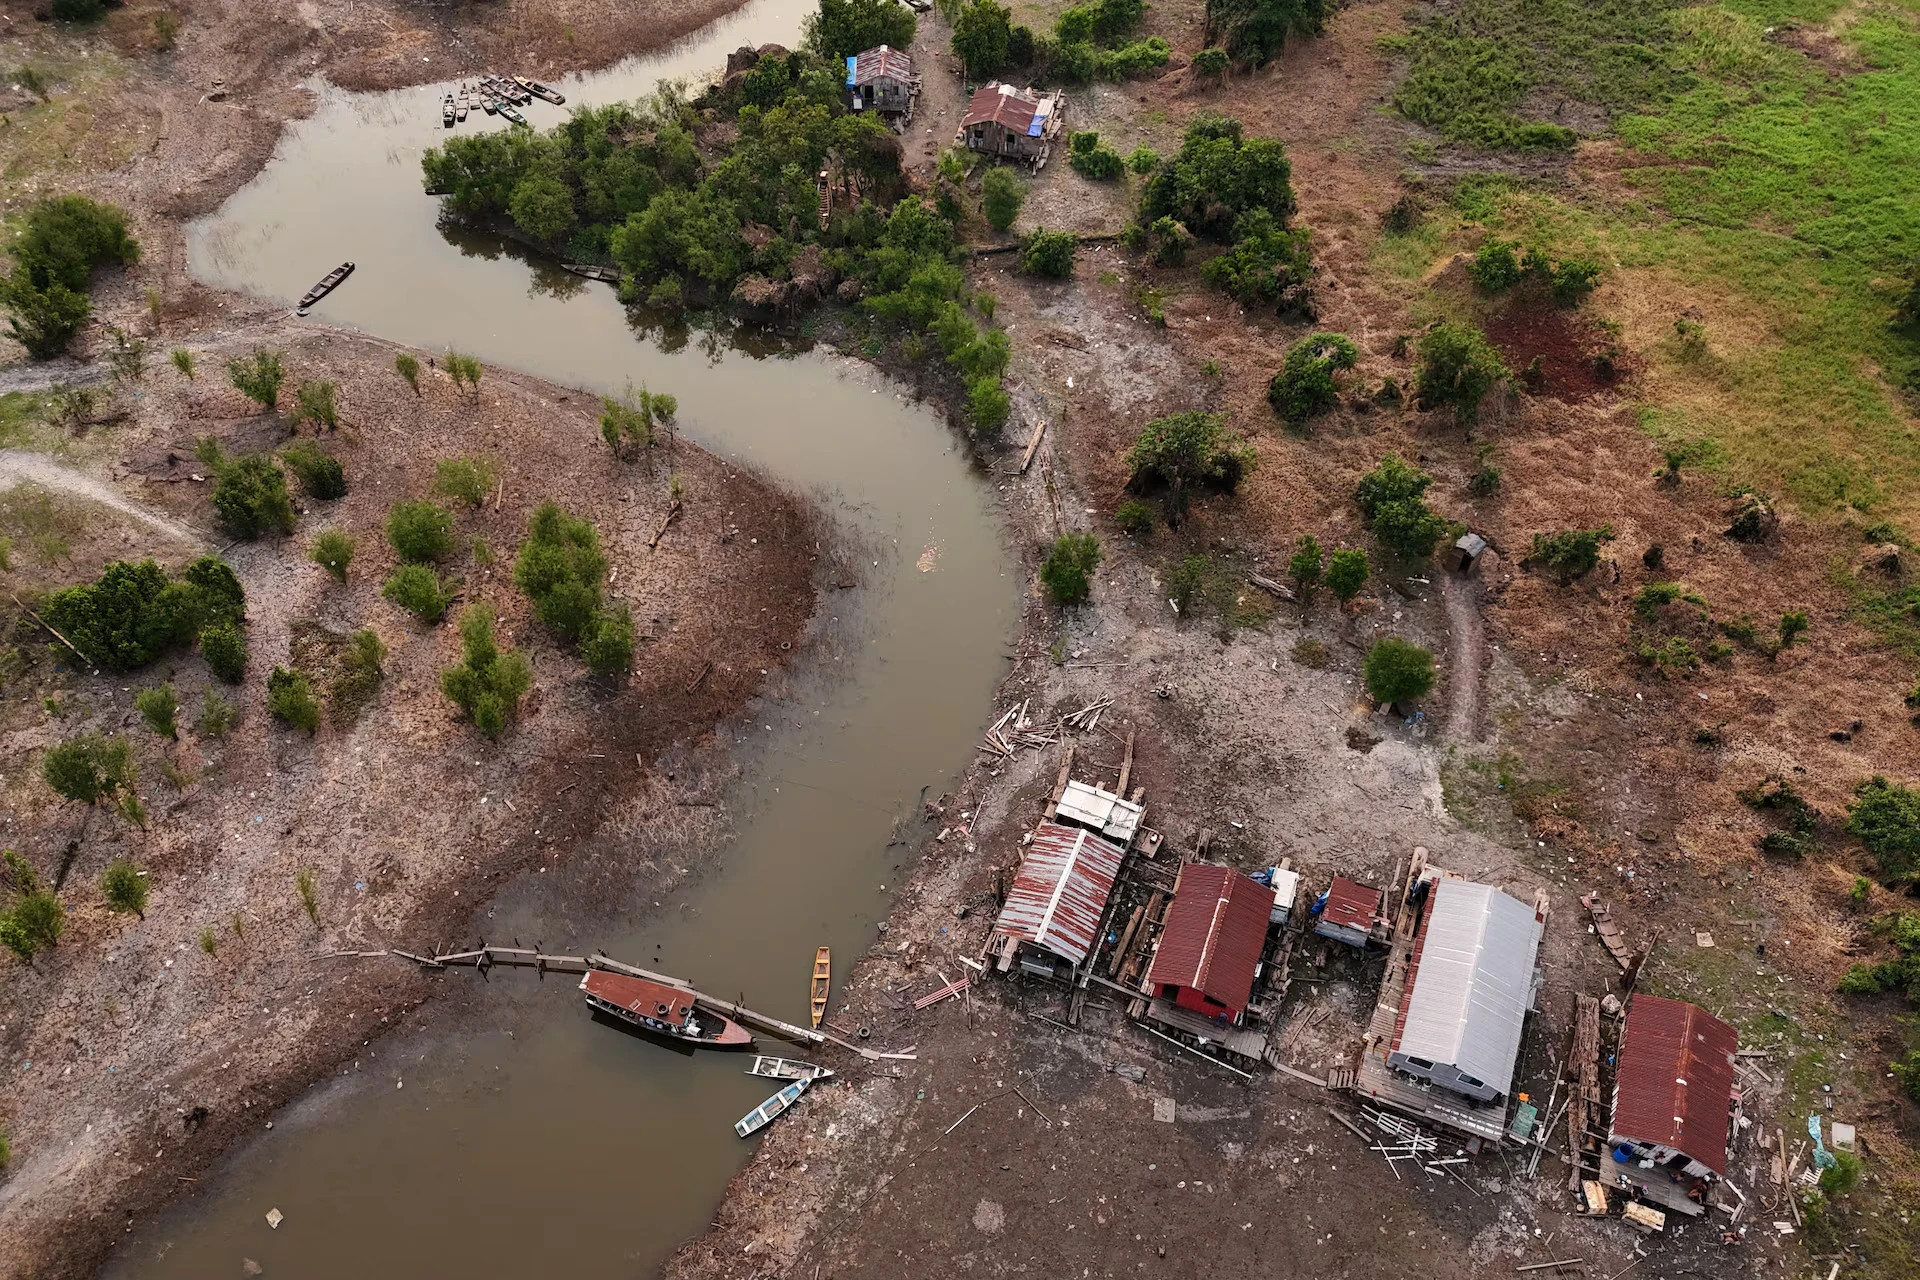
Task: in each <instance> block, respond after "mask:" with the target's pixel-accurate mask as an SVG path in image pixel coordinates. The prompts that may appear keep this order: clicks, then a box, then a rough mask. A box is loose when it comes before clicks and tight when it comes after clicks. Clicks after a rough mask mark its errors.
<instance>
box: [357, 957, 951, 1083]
mask: <svg viewBox="0 0 1920 1280" xmlns="http://www.w3.org/2000/svg"><path fill="white" fill-rule="evenodd" d="M346 956H353V957H373V956H398V957H400V958H401V959H402V960H411V961H413V962H414V963H415V964H418V965H422V966H424V967H426V968H429V969H446V968H452V967H456V966H460V967H469V968H473V969H476V970H478V971H479V972H480V973H482V974H485V973H486V971H487V970H489V969H491V968H493V967H494V966H495V965H505V966H508V967H510V968H519V969H535V970H538V971H539V972H541V973H586V972H587V971H589V970H592V969H605V970H608V971H609V972H612V973H624V974H627V975H628V976H629V977H634V978H645V979H647V980H648V981H650V982H660V983H665V984H666V985H668V986H670V987H678V988H680V989H681V990H682V991H686V992H689V993H691V994H692V996H693V1002H694V1004H696V1005H699V1006H701V1007H703V1008H706V1009H708V1010H711V1011H712V1012H715V1013H722V1014H725V1015H726V1016H728V1017H730V1018H732V1019H734V1020H735V1021H737V1022H743V1023H745V1024H747V1025H748V1026H752V1027H757V1028H759V1029H760V1030H762V1031H765V1032H766V1033H767V1034H769V1035H775V1036H779V1037H781V1038H782V1039H784V1040H792V1041H794V1042H795V1043H797V1044H812V1045H820V1044H830V1045H833V1046H835V1047H836V1048H840V1049H845V1050H846V1051H847V1052H849V1053H857V1054H859V1055H860V1056H861V1057H862V1058H864V1059H866V1060H867V1061H868V1062H883V1061H907V1062H911V1061H914V1060H915V1055H914V1054H912V1053H884V1052H881V1051H880V1050H878V1049H868V1048H866V1047H864V1046H862V1045H857V1044H854V1043H853V1042H852V1041H850V1040H842V1039H840V1038H839V1037H838V1036H834V1035H829V1034H828V1033H826V1032H824V1031H816V1030H813V1029H811V1028H808V1027H800V1026H795V1025H794V1024H793V1023H791V1022H785V1021H782V1020H781V1019H779V1018H776V1017H773V1016H772V1015H771V1014H765V1013H760V1012H757V1011H756V1010H753V1009H749V1008H747V1007H746V1006H745V1005H743V1004H737V1003H735V1002H734V1001H731V1000H722V999H720V998H718V997H717V996H710V995H707V994H706V993H704V992H701V991H697V990H695V989H694V986H693V984H692V983H690V982H688V981H687V980H686V979H684V978H675V977H673V976H671V975H669V974H664V973H655V972H654V971H653V970H651V969H642V968H641V967H640V966H638V965H632V964H627V963H625V962H624V961H620V960H615V959H614V958H613V957H612V956H608V955H602V954H600V953H598V952H595V953H594V954H592V955H585V956H561V955H549V954H547V953H546V952H543V951H540V950H537V949H535V948H532V947H519V946H514V947H491V946H488V945H487V944H486V943H485V942H482V943H481V944H480V945H479V946H478V947H476V948H474V949H473V950H471V951H454V952H449V953H448V954H446V955H432V956H423V955H416V954H414V953H413V952H411V951H402V950H400V949H399V948H397V947H394V948H389V949H388V950H385V951H330V952H328V953H327V957H326V958H329V959H331V958H337V957H346Z"/></svg>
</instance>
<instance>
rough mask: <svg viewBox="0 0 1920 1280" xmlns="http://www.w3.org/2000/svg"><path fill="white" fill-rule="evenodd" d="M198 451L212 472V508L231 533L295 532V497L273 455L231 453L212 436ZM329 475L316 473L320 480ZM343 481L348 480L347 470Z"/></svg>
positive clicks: (252, 535) (242, 535)
mask: <svg viewBox="0 0 1920 1280" xmlns="http://www.w3.org/2000/svg"><path fill="white" fill-rule="evenodd" d="M196 452H197V453H198V454H199V457H200V461H201V462H203V463H204V464H206V466H207V469H208V470H210V471H212V472H213V512H214V514H215V515H216V516H218V517H219V518H220V523H221V524H222V525H223V526H225V527H226V529H227V531H228V532H229V533H231V534H233V535H234V536H235V537H237V538H246V539H249V540H251V539H254V538H258V537H259V536H260V535H261V534H263V533H292V532H293V524H294V519H295V516H294V511H293V498H292V497H291V496H290V495H289V494H288V493H287V477H286V475H285V474H284V473H283V472H281V470H280V468H278V467H276V466H274V465H273V458H272V456H271V455H268V454H264V453H249V454H243V455H242V456H240V457H238V458H233V457H229V456H227V452H226V450H224V449H222V448H221V447H220V442H219V441H217V440H215V439H214V438H213V437H211V436H206V437H203V438H202V439H201V441H200V445H199V448H198V450H197V451H196ZM322 466H323V467H324V464H322ZM330 479H331V477H327V476H322V475H320V474H318V473H316V480H317V481H318V482H320V483H323V484H324V483H327V482H328V481H329V480H330ZM340 483H341V484H342V485H343V486H344V485H345V483H346V478H345V475H344V474H342V476H341V477H340Z"/></svg>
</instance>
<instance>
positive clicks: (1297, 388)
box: [1267, 333, 1360, 424]
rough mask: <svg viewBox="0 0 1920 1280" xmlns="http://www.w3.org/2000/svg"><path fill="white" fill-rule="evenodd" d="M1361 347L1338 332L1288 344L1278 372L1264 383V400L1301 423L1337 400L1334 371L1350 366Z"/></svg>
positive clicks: (1321, 334)
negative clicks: (1265, 392) (1265, 388)
mask: <svg viewBox="0 0 1920 1280" xmlns="http://www.w3.org/2000/svg"><path fill="white" fill-rule="evenodd" d="M1359 359H1360V348H1358V347H1356V346H1354V345H1353V343H1352V342H1351V341H1350V340H1349V339H1347V338H1345V337H1343V336H1342V335H1340V334H1337V333H1316V334H1314V335H1312V336H1311V337H1306V338H1302V339H1300V340H1299V341H1298V342H1296V343H1294V344H1293V345H1292V346H1290V347H1288V348H1287V355H1286V359H1285V361H1284V362H1283V363H1282V364H1281V366H1280V372H1278V373H1276V374H1274V375H1273V381H1272V382H1270V383H1268V384H1267V403H1268V404H1270V405H1272V406H1273V409H1274V412H1275V413H1278V414H1279V415H1280V416H1281V417H1282V418H1285V419H1286V420H1287V421H1288V422H1291V423H1295V424H1299V423H1304V422H1305V421H1306V420H1307V419H1308V418H1310V417H1312V416H1313V415H1314V414H1317V413H1324V412H1326V411H1327V410H1328V409H1331V408H1332V407H1333V406H1334V405H1335V404H1336V403H1337V402H1338V400H1339V391H1338V388H1337V387H1335V385H1334V375H1335V374H1337V373H1344V372H1345V371H1346V370H1348V369H1351V368H1353V366H1354V364H1355V362H1357V361H1358V360H1359Z"/></svg>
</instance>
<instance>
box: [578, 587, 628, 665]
mask: <svg viewBox="0 0 1920 1280" xmlns="http://www.w3.org/2000/svg"><path fill="white" fill-rule="evenodd" d="M580 656H581V657H582V658H584V659H586V662H587V669H588V670H589V671H591V672H593V673H594V674H595V675H597V676H623V675H625V674H626V673H627V672H629V671H631V670H633V612H632V610H630V609H628V608H627V605H626V602H625V601H617V602H615V603H614V604H611V605H608V606H605V607H604V608H602V609H600V610H599V611H598V612H596V613H595V614H594V616H593V619H592V621H591V622H589V623H588V624H587V629H586V634H585V635H584V636H582V637H581V639H580Z"/></svg>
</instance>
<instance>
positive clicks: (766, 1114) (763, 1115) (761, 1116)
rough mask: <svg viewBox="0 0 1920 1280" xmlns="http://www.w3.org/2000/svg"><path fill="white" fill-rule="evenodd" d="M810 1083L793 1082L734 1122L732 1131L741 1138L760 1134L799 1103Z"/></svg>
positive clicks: (803, 1081) (809, 1081) (806, 1081)
mask: <svg viewBox="0 0 1920 1280" xmlns="http://www.w3.org/2000/svg"><path fill="white" fill-rule="evenodd" d="M812 1083H813V1081H811V1080H795V1081H794V1082H793V1083H792V1084H790V1085H788V1086H787V1087H786V1088H784V1089H782V1090H781V1091H780V1092H778V1093H776V1094H774V1095H773V1096H772V1097H771V1098H768V1099H767V1100H766V1101H765V1102H763V1103H761V1104H760V1105H759V1106H757V1107H755V1108H754V1109H753V1110H751V1111H749V1112H747V1114H746V1115H745V1116H742V1117H741V1118H740V1119H739V1120H737V1121H735V1122H734V1126H733V1131H734V1132H735V1133H737V1134H739V1135H740V1136H741V1137H743V1138H746V1137H751V1136H752V1135H753V1134H756V1133H758V1132H760V1130H762V1129H764V1128H766V1127H767V1126H768V1125H769V1124H772V1123H773V1121H774V1119H775V1118H776V1117H778V1116H779V1115H780V1113H781V1112H783V1111H785V1110H786V1109H787V1108H788V1107H791V1106H792V1105H793V1104H794V1103H796V1102H798V1101H800V1095H801V1094H803V1093H805V1092H806V1091H807V1086H808V1085H810V1084H812Z"/></svg>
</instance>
